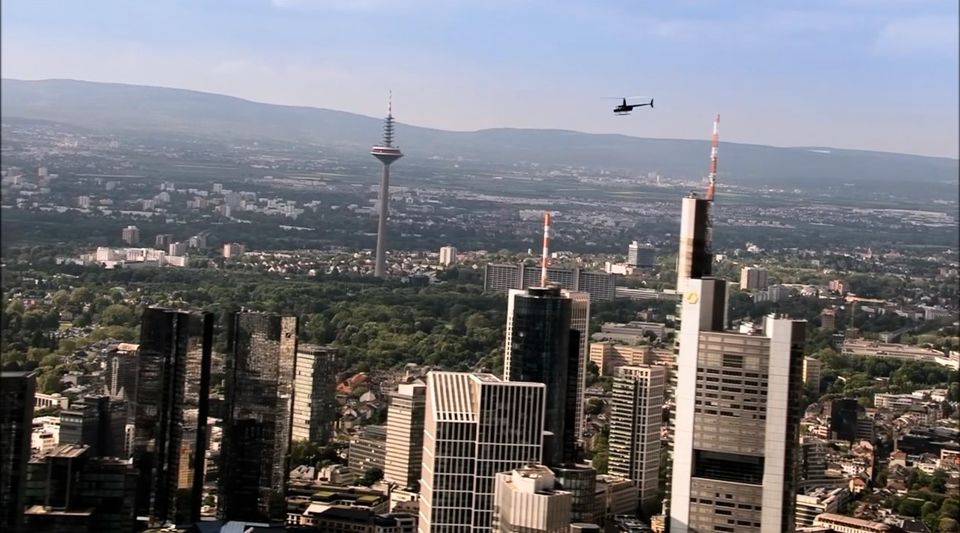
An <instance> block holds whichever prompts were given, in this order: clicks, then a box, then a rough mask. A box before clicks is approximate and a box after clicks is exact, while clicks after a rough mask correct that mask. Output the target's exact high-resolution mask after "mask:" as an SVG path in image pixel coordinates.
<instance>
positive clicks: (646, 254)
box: [627, 241, 657, 268]
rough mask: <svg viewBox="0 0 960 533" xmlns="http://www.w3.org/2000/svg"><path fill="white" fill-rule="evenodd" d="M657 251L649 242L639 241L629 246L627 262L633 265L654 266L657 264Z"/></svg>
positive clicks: (640, 266)
mask: <svg viewBox="0 0 960 533" xmlns="http://www.w3.org/2000/svg"><path fill="white" fill-rule="evenodd" d="M656 262H657V258H656V252H655V251H654V249H653V247H652V246H650V245H649V244H640V243H639V242H637V241H633V242H632V243H630V246H628V247H627V264H628V265H630V266H632V267H639V268H652V267H653V266H654V265H656Z"/></svg>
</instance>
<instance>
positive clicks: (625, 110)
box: [613, 96, 653, 115]
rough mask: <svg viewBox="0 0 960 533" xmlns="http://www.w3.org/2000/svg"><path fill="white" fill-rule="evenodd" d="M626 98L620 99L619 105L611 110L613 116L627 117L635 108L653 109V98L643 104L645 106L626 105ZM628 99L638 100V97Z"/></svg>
mask: <svg viewBox="0 0 960 533" xmlns="http://www.w3.org/2000/svg"><path fill="white" fill-rule="evenodd" d="M627 98H628V97H620V100H621V103H620V104H619V105H617V106H616V107H614V108H613V114H614V115H629V114H630V112H631V111H633V110H634V108H637V107H645V106H650V108H651V109H653V98H651V99H650V101H649V102H647V103H645V104H628V103H627ZM629 98H640V97H639V96H630V97H629Z"/></svg>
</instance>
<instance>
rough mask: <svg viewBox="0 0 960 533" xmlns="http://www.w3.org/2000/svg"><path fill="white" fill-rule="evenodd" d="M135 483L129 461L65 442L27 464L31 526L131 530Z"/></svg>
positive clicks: (37, 529)
mask: <svg viewBox="0 0 960 533" xmlns="http://www.w3.org/2000/svg"><path fill="white" fill-rule="evenodd" d="M136 484H137V477H136V473H135V472H134V470H133V467H131V466H130V464H128V463H127V461H125V460H123V459H119V458H116V457H95V456H94V455H93V453H92V451H91V449H90V447H89V446H86V445H84V444H61V445H60V446H58V447H57V448H56V449H55V450H52V451H51V452H49V453H47V454H45V455H43V456H37V457H34V458H33V459H31V460H30V464H29V465H28V466H27V509H26V511H25V513H24V514H25V516H26V520H25V521H26V524H27V527H28V528H29V531H31V533H46V532H51V533H52V532H56V533H63V532H72V531H83V532H90V531H96V532H97V533H129V532H130V531H131V530H133V528H134V521H133V494H134V492H135V487H136Z"/></svg>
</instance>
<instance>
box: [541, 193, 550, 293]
mask: <svg viewBox="0 0 960 533" xmlns="http://www.w3.org/2000/svg"><path fill="white" fill-rule="evenodd" d="M549 265H550V211H544V212H543V255H542V256H541V257H540V286H541V287H546V286H547V266H549Z"/></svg>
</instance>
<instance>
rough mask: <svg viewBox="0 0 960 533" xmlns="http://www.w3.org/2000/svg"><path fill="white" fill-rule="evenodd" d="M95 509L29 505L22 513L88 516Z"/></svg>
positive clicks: (29, 514) (28, 514)
mask: <svg viewBox="0 0 960 533" xmlns="http://www.w3.org/2000/svg"><path fill="white" fill-rule="evenodd" d="M96 510H97V509H96V508H95V507H81V508H78V509H63V508H57V507H44V506H42V505H31V506H30V507H27V510H26V511H24V512H23V514H25V515H27V516H63V517H76V518H80V517H89V516H92V515H93V513H94V512H95V511H96Z"/></svg>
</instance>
